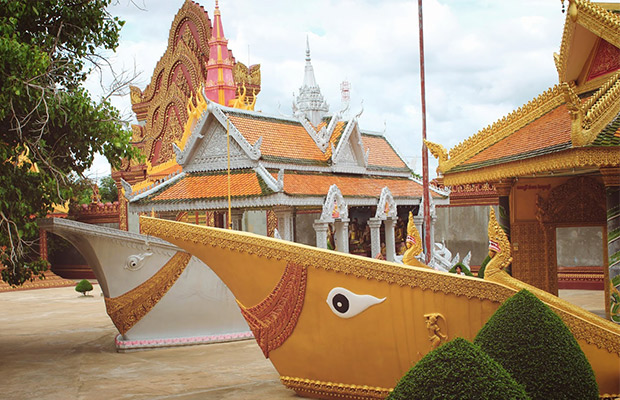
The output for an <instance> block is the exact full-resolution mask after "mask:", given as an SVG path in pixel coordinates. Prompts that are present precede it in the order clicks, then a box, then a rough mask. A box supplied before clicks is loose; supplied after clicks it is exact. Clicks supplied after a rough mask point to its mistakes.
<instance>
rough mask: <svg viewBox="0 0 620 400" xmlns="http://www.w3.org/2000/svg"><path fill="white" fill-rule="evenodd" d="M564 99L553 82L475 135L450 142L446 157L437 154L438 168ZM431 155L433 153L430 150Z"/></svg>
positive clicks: (449, 166)
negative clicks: (452, 145) (455, 142)
mask: <svg viewBox="0 0 620 400" xmlns="http://www.w3.org/2000/svg"><path fill="white" fill-rule="evenodd" d="M562 103H564V94H563V90H562V88H561V86H560V85H555V86H553V87H552V88H550V89H547V90H546V91H545V92H543V93H542V94H540V95H539V96H538V97H536V98H534V99H532V100H530V101H529V102H528V103H527V104H525V105H523V106H521V107H519V108H518V109H516V110H514V111H513V112H511V113H510V114H508V115H506V116H504V117H502V118H501V119H499V120H497V121H496V122H494V123H493V124H491V125H489V126H487V127H486V128H484V129H482V130H480V131H478V133H476V134H475V135H473V136H471V137H470V138H468V139H466V140H465V141H463V142H461V143H459V144H458V145H456V146H454V147H453V148H452V149H451V150H450V152H449V158H446V157H445V154H443V155H442V156H441V157H439V169H440V171H441V172H444V173H445V172H446V171H449V170H450V169H452V168H454V167H455V166H457V165H459V164H461V163H463V162H464V161H466V160H468V159H470V158H471V157H473V156H474V155H476V154H478V153H479V152H481V151H482V150H484V149H486V148H487V147H489V146H491V145H493V144H495V143H497V142H499V141H500V140H502V139H504V138H506V137H508V136H509V135H511V134H512V133H513V132H515V131H517V130H518V129H520V128H522V127H524V126H525V125H527V124H529V123H530V122H532V121H534V120H535V119H537V118H540V117H541V116H543V115H545V114H546V113H548V112H550V111H551V110H553V109H555V108H557V107H559V106H560V105H561V104H562ZM438 146H439V145H434V144H430V146H429V143H427V147H429V149H431V148H433V149H435V150H434V151H435V152H437V154H442V152H441V151H440V150H438V149H439V147H438ZM433 155H435V153H433Z"/></svg>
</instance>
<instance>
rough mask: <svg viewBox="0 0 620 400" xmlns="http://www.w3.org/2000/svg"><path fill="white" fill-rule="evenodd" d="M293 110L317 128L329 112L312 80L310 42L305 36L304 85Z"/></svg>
mask: <svg viewBox="0 0 620 400" xmlns="http://www.w3.org/2000/svg"><path fill="white" fill-rule="evenodd" d="M293 109H294V110H295V109H296V110H299V112H301V113H303V114H305V115H306V118H308V120H309V121H310V123H312V125H314V126H317V125H318V124H319V123H321V120H322V119H323V116H324V115H325V114H326V113H327V112H328V111H329V105H328V104H327V102H326V101H325V99H324V98H323V95H322V94H321V89H320V88H319V85H317V83H316V79H315V78H314V68H312V62H311V58H310V42H309V40H308V37H307V36H306V67H305V70H304V83H303V85H302V86H301V87H300V88H299V95H298V96H297V98H296V100H295V104H294V105H293Z"/></svg>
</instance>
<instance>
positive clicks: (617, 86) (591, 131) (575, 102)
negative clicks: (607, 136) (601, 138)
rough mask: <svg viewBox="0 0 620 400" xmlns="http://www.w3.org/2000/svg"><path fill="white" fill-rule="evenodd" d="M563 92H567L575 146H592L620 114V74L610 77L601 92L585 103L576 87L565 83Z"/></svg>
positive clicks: (598, 91) (572, 137)
mask: <svg viewBox="0 0 620 400" xmlns="http://www.w3.org/2000/svg"><path fill="white" fill-rule="evenodd" d="M562 90H563V91H564V92H565V97H566V100H567V104H568V106H569V107H568V109H569V112H570V114H571V118H572V126H571V141H572V144H573V146H576V147H579V146H586V145H589V144H591V143H592V142H593V141H594V140H595V139H596V137H597V135H598V134H599V132H600V131H601V130H602V129H604V128H605V126H606V125H607V124H608V123H609V121H611V120H612V119H613V118H614V117H615V116H616V115H618V114H619V113H620V72H616V73H614V74H612V75H610V76H609V77H608V79H607V81H606V82H605V83H604V84H603V85H602V86H601V87H600V88H599V90H597V91H596V93H594V94H593V95H592V96H590V97H589V98H588V100H587V101H585V102H584V103H582V102H581V100H580V99H579V97H577V95H576V93H575V91H574V85H569V84H567V83H564V84H563V85H562Z"/></svg>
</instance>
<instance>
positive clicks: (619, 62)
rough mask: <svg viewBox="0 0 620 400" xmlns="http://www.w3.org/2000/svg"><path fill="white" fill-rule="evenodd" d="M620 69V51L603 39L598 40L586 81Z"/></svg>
mask: <svg viewBox="0 0 620 400" xmlns="http://www.w3.org/2000/svg"><path fill="white" fill-rule="evenodd" d="M618 69H620V49H619V48H617V47H616V46H614V45H613V44H611V43H609V42H608V41H606V40H604V39H599V41H598V43H597V46H596V49H595V53H594V57H593V58H592V63H591V64H590V70H589V71H588V78H587V80H588V81H589V80H592V79H594V78H597V77H599V76H602V75H606V74H608V73H610V72H614V71H617V70H618Z"/></svg>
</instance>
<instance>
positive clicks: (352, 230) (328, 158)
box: [114, 0, 448, 260]
mask: <svg viewBox="0 0 620 400" xmlns="http://www.w3.org/2000/svg"><path fill="white" fill-rule="evenodd" d="M223 32H224V31H223V27H222V19H221V13H220V10H219V7H218V4H217V2H216V8H215V13H214V22H213V25H212V26H211V23H210V20H209V19H208V16H207V13H206V12H205V11H204V10H203V9H202V8H201V7H199V6H198V5H197V4H196V3H193V2H191V1H189V0H188V1H186V2H185V4H184V5H183V7H182V8H181V10H180V11H179V14H177V16H176V17H175V21H174V23H173V25H172V29H171V31H170V40H169V47H168V49H167V50H166V53H165V54H164V56H163V57H162V60H161V61H160V62H159V64H158V65H157V67H156V68H155V72H154V75H153V79H152V81H151V84H150V85H149V86H147V88H146V89H145V90H144V91H140V90H139V89H137V88H133V89H132V103H133V109H134V111H135V112H136V116H137V119H138V121H139V122H140V123H139V124H138V125H136V126H135V127H134V139H135V140H136V145H137V146H138V147H139V148H140V149H141V150H142V151H143V154H145V156H146V158H147V161H146V162H145V163H144V164H141V165H133V164H132V165H125V166H124V168H123V170H121V171H117V172H115V175H114V176H115V177H116V178H117V180H118V181H120V182H121V183H122V185H121V188H122V192H123V193H124V196H123V199H122V201H121V227H122V228H124V229H129V230H130V231H138V230H139V226H138V216H139V215H140V214H155V215H157V216H158V217H160V218H167V219H175V220H182V221H185V222H190V223H198V224H206V225H210V226H218V227H228V226H229V225H230V226H231V227H232V228H233V229H243V230H247V231H252V232H255V233H260V234H264V235H269V236H273V235H279V236H280V237H281V238H283V239H286V240H292V241H296V242H300V243H305V244H309V245H313V246H318V247H324V248H328V247H330V248H335V249H337V250H339V251H344V252H351V253H355V254H360V255H366V256H373V257H376V256H379V254H380V253H381V254H382V255H383V256H384V257H385V258H386V259H388V260H394V259H395V257H396V255H397V253H399V252H400V250H401V248H402V247H404V241H405V239H406V229H405V225H406V222H405V221H407V216H408V213H409V212H410V211H413V212H414V213H415V214H416V215H418V213H419V210H420V207H419V206H420V202H421V199H422V185H421V183H420V181H418V180H416V179H415V178H414V177H413V174H412V171H411V170H410V168H409V167H408V166H407V164H406V163H405V162H404V161H403V159H402V158H401V157H400V156H399V155H398V153H397V152H396V150H395V149H394V148H393V147H392V145H391V144H390V143H389V142H388V141H387V139H386V137H385V136H384V135H382V134H380V133H373V132H368V131H365V130H363V129H362V128H361V127H360V126H359V122H358V120H359V117H360V115H361V112H360V113H359V114H357V115H355V116H352V117H348V118H347V117H345V115H347V113H346V111H348V110H346V109H344V108H343V109H342V110H340V111H338V112H334V113H330V112H329V106H328V104H327V101H326V100H325V99H324V97H323V95H322V94H321V90H320V87H319V85H318V84H317V82H316V79H315V74H314V70H313V66H312V62H311V57H310V48H309V44H308V43H306V58H305V60H306V64H305V70H304V75H303V84H302V86H301V88H300V90H299V93H298V95H297V96H296V97H295V99H294V104H293V110H292V114H291V115H289V116H283V115H279V116H274V115H268V114H266V113H263V112H259V111H254V104H255V102H256V96H257V95H258V93H259V91H260V72H259V71H260V70H259V68H258V66H252V67H250V68H249V69H248V68H246V67H245V66H242V68H239V67H237V66H238V65H239V64H240V63H239V62H236V61H235V60H234V58H233V57H232V54H231V53H230V51H229V50H228V49H227V45H226V43H227V41H226V39H225V37H224V34H223ZM215 54H217V57H218V58H217V59H215V61H213V60H214V57H215ZM221 54H228V56H227V58H221V59H220V58H219V57H220V55H221ZM203 66H204V68H203ZM210 68H211V69H210ZM216 69H217V70H218V71H220V72H218V74H217V77H218V78H217V79H218V80H217V81H216V80H215V79H216V78H214V77H215V76H216V75H213V78H210V77H211V75H209V71H211V70H216ZM231 69H232V72H233V73H232V75H230V74H228V72H227V71H229V70H231ZM235 71H241V72H235ZM230 76H232V78H233V81H227V79H228V78H226V77H230ZM222 77H224V79H221V78H222ZM229 171H230V172H229ZM229 194H230V196H229ZM432 202H433V205H436V204H447V202H448V200H447V196H446V194H445V193H444V192H442V191H440V190H437V189H433V190H432ZM229 210H230V211H229ZM422 219H423V218H422V216H421V215H419V216H417V217H416V221H417V222H418V223H419V227H418V228H419V229H420V231H423V229H425V228H424V227H423V226H422ZM276 229H277V233H276ZM428 229H430V230H431V234H432V230H433V229H432V226H431V227H429V228H428Z"/></svg>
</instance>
